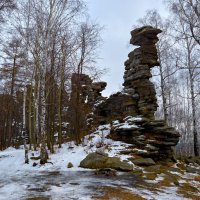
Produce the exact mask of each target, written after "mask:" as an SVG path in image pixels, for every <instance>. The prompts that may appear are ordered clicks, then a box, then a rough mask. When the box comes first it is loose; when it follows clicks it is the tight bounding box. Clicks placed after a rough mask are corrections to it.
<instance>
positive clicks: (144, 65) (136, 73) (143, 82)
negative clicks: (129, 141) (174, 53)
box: [123, 26, 162, 119]
mask: <svg viewBox="0 0 200 200" xmlns="http://www.w3.org/2000/svg"><path fill="white" fill-rule="evenodd" d="M161 32H162V31H161V30H159V29H155V28H152V27H150V26H146V27H142V28H138V29H135V30H133V31H132V32H131V36H132V38H131V41H130V43H131V44H133V45H138V46H140V47H139V48H136V49H134V50H133V51H132V52H130V53H129V55H128V57H129V58H128V60H127V61H126V62H125V66H126V67H125V73H124V84H123V85H124V92H126V93H128V94H131V95H137V96H138V101H137V105H138V114H139V115H142V116H144V117H147V118H149V119H154V112H155V111H156V109H157V99H156V92H155V88H154V85H153V83H152V82H151V81H150V80H149V79H150V78H151V77H152V75H151V71H150V70H151V68H152V67H154V66H158V65H159V63H158V56H157V49H156V46H155V44H156V42H157V41H158V37H157V34H158V33H161ZM130 91H131V93H130Z"/></svg>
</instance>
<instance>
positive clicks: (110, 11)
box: [86, 0, 168, 96]
mask: <svg viewBox="0 0 200 200" xmlns="http://www.w3.org/2000/svg"><path fill="white" fill-rule="evenodd" d="M86 2H87V3H88V9H89V14H90V15H91V18H92V19H93V20H96V22H98V23H99V24H100V25H103V26H104V27H105V28H104V30H103V32H102V35H101V36H102V39H103V45H102V48H101V49H100V54H99V57H100V58H101V59H100V60H99V61H98V65H99V66H101V67H103V68H108V70H109V71H108V73H107V74H106V75H105V76H103V77H102V80H103V81H106V82H107V83H108V85H107V87H106V90H105V91H104V92H103V95H104V96H109V95H110V94H112V93H114V92H116V91H119V90H120V88H121V87H122V83H123V74H124V61H126V59H127V55H128V53H129V52H130V51H131V50H132V49H133V46H131V45H129V40H130V31H131V30H132V27H133V25H135V24H136V21H137V20H138V19H139V18H141V17H143V16H144V15H145V13H146V10H148V9H157V10H158V11H159V13H160V15H161V16H167V15H168V12H167V9H166V8H165V6H164V5H163V3H162V2H163V1H162V0H86Z"/></svg>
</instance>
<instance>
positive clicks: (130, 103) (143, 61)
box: [95, 26, 179, 160]
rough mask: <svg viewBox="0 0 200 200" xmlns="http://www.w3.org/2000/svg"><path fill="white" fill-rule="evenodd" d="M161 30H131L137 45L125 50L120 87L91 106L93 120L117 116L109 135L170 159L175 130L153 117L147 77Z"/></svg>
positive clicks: (153, 97)
mask: <svg viewBox="0 0 200 200" xmlns="http://www.w3.org/2000/svg"><path fill="white" fill-rule="evenodd" d="M161 32H162V31H161V30H159V29H156V28H153V27H151V26H144V27H141V28H138V29H135V30H133V31H132V32H131V36H132V38H131V40H130V43H131V44H133V45H137V46H139V47H138V48H136V49H134V50H133V51H132V52H130V53H129V54H128V60H127V61H126V62H125V73H124V83H123V86H124V89H123V91H122V92H118V93H116V94H113V95H111V96H110V97H109V98H108V99H107V100H106V101H104V102H103V103H101V104H99V105H98V106H97V107H96V110H95V116H96V119H95V121H97V122H99V123H100V124H101V123H110V122H112V121H113V120H118V121H117V122H116V121H115V124H113V128H112V130H111V137H112V138H113V139H115V140H121V141H124V142H127V143H131V144H133V148H140V149H142V150H143V151H142V152H139V153H137V155H140V156H143V157H149V158H153V159H154V160H163V159H167V158H169V159H172V158H173V151H172V147H173V146H175V145H176V144H177V143H178V141H179V133H178V132H176V130H175V129H174V128H172V127H169V126H167V124H166V123H165V122H164V121H162V120H155V117H154V112H155V111H156V109H157V99H156V91H155V88H154V85H153V83H152V82H151V81H150V80H149V79H150V78H151V77H152V75H151V68H152V67H154V66H159V62H158V57H157V49H156V42H158V37H157V35H158V34H159V33H161ZM138 116H139V117H138ZM133 151H134V150H133ZM133 151H130V153H133Z"/></svg>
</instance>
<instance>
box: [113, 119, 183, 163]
mask: <svg viewBox="0 0 200 200" xmlns="http://www.w3.org/2000/svg"><path fill="white" fill-rule="evenodd" d="M179 136H180V135H179V133H178V132H177V131H176V130H175V129H174V128H172V127H169V126H167V125H166V123H165V122H164V121H162V120H150V119H148V118H144V117H137V118H135V117H126V118H125V119H124V121H123V122H121V123H116V122H115V124H113V126H112V129H111V137H112V138H113V139H114V140H119V141H124V142H126V143H130V144H133V146H132V147H133V150H131V149H129V152H130V154H134V155H137V156H141V157H145V158H153V160H155V161H158V160H165V159H172V160H173V150H172V147H173V146H176V144H177V142H178V141H179ZM135 148H138V149H141V150H142V151H134V149H135Z"/></svg>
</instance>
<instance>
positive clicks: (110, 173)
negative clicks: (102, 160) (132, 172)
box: [95, 168, 117, 176]
mask: <svg viewBox="0 0 200 200" xmlns="http://www.w3.org/2000/svg"><path fill="white" fill-rule="evenodd" d="M95 174H96V175H105V176H116V175H117V171H116V170H114V169H111V168H104V169H99V170H97V171H96V172H95Z"/></svg>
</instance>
